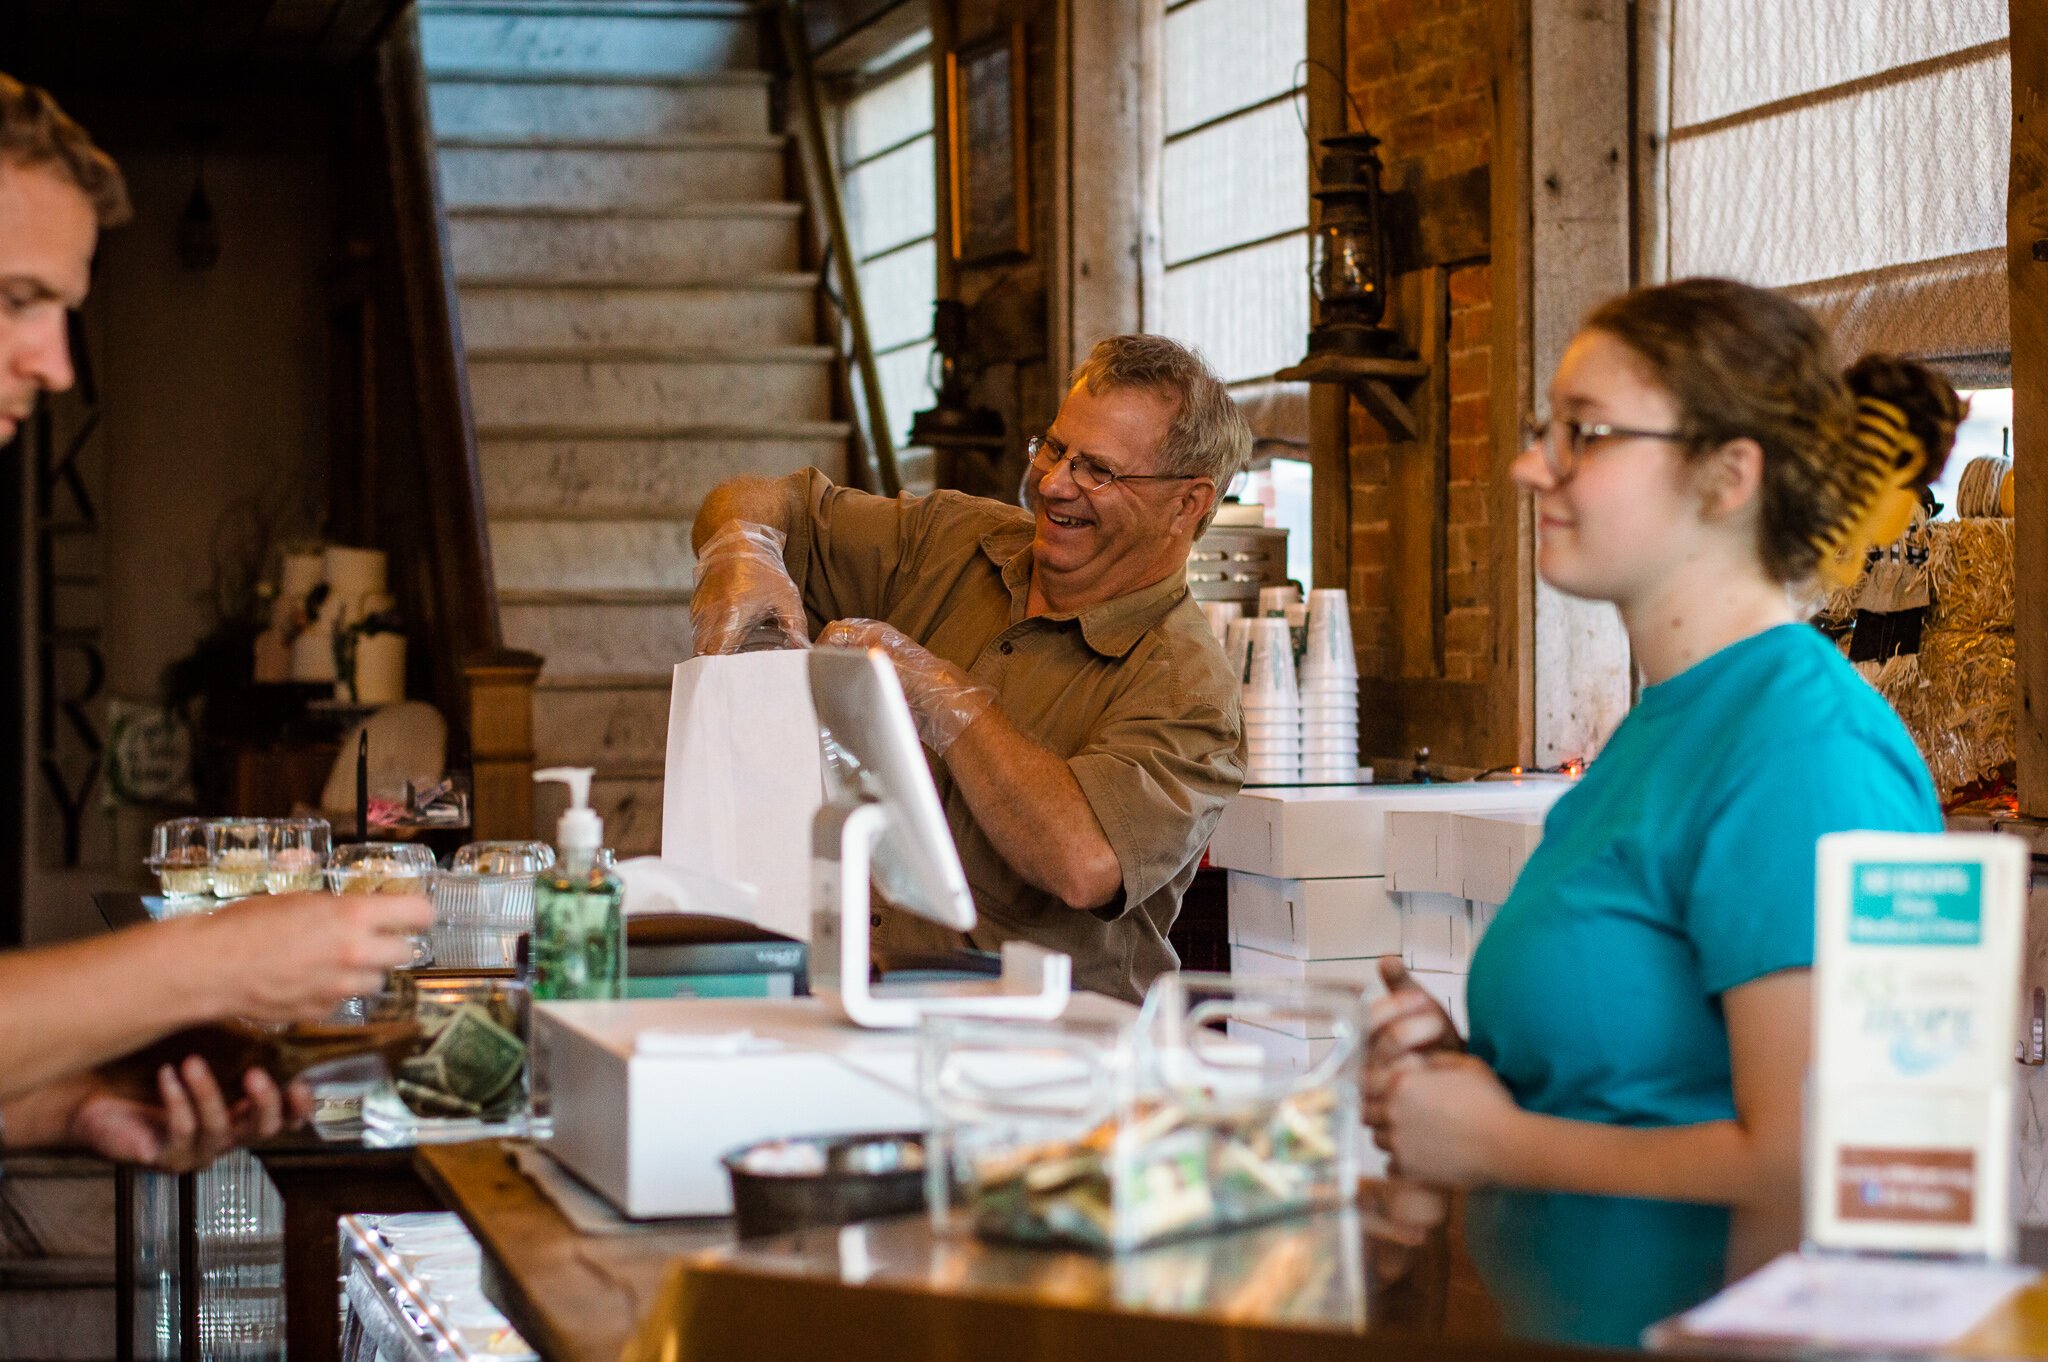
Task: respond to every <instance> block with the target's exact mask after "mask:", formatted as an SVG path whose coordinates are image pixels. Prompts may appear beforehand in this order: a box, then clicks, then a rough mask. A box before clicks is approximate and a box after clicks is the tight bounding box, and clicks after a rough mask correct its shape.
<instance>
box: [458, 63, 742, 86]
mask: <svg viewBox="0 0 2048 1362" xmlns="http://www.w3.org/2000/svg"><path fill="white" fill-rule="evenodd" d="M426 74H427V79H428V80H429V81H431V82H432V83H433V85H524V86H529V87H531V86H543V85H559V86H564V87H574V86H586V85H593V86H594V85H603V86H639V87H644V88H647V89H653V90H670V89H674V90H691V89H699V88H703V89H709V88H712V87H714V86H721V85H723V86H733V87H736V88H745V87H753V88H758V89H762V90H769V89H773V88H774V86H775V77H773V76H771V75H769V74H768V73H767V72H766V71H761V70H756V69H743V68H735V69H733V70H730V71H663V72H659V73H656V74H654V75H631V74H622V73H614V72H609V71H586V72H582V73H580V74H577V75H573V76H565V75H563V74H561V73H560V72H556V71H526V70H519V71H492V70H488V69H486V68H483V67H466V66H437V67H435V68H434V69H433V70H431V71H429V72H427V73H426ZM430 88H431V87H430Z"/></svg>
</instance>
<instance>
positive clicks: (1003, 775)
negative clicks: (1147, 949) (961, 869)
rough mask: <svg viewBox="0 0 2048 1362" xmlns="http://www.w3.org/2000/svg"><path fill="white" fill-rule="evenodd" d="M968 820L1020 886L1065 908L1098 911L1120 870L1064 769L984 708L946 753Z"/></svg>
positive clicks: (1115, 887) (1118, 881)
mask: <svg viewBox="0 0 2048 1362" xmlns="http://www.w3.org/2000/svg"><path fill="white" fill-rule="evenodd" d="M945 760H946V769H947V771H948V772H949V773H950V774H951V775H952V777H953V780H954V783H955V784H957V785H958V786H959V787H960V793H961V794H962V795H964V796H965V797H966V799H967V807H968V808H969V809H970V810H972V811H973V813H974V821H975V822H976V823H978V824H979V825H980V826H981V830H982V831H983V832H985V833H987V834H988V839H989V841H991V842H993V843H994V844H995V848H996V850H997V851H998V852H999V853H1001V855H1002V857H1003V859H1004V860H1005V861H1008V862H1009V863H1010V867H1011V868H1012V869H1013V870H1015V871H1016V872H1017V873H1018V874H1019V875H1021V876H1022V877H1023V878H1024V880H1025V881H1026V882H1027V883H1029V884H1031V885H1033V886H1035V887H1037V888H1039V889H1043V890H1045V891H1046V892H1047V893H1050V894H1054V895H1057V896H1058V897H1059V899H1060V900H1061V901H1062V902H1063V903H1065V904H1066V905H1067V906H1068V907H1069V908H1077V909H1089V908H1101V907H1103V906H1104V905H1106V904H1109V903H1111V902H1113V901H1114V900H1115V898H1116V896H1117V893H1118V891H1119V890H1121V889H1122V888H1123V868H1122V867H1121V866H1120V865H1118V863H1117V859H1116V850H1115V848H1113V847H1112V846H1110V844H1109V838H1108V837H1107V836H1105V835H1104V834H1103V831H1102V823H1101V822H1100V820H1098V819H1097V818H1096V816H1095V810H1094V808H1093V807H1091V806H1090V805H1089V803H1088V797H1087V795H1085V794H1083V793H1082V791H1081V784H1080V782H1079V781H1077V780H1075V779H1074V773H1073V771H1072V770H1070V769H1069V768H1068V766H1067V764H1066V763H1065V762H1064V761H1062V760H1060V759H1059V758H1058V757H1057V756H1054V755H1053V754H1052V753H1051V752H1048V751H1047V750H1046V749H1045V748H1043V747H1040V746H1039V745H1038V744H1037V743H1035V742H1033V741H1032V740H1031V739H1030V738H1028V737H1026V736H1025V735H1024V733H1023V732H1022V731H1021V730H1019V729H1018V728H1017V727H1016V725H1014V724H1012V723H1011V722H1010V721H1009V720H1008V719H1006V718H1004V717H1003V715H1002V713H1001V711H999V710H996V709H993V708H992V709H990V710H989V711H988V712H987V713H986V714H984V715H982V717H981V718H979V719H977V720H975V721H974V724H973V725H972V726H971V727H970V728H968V730H967V731H966V732H965V733H962V734H961V735H960V737H959V738H958V739H957V740H956V741H955V742H954V743H953V745H952V746H951V747H949V748H947V749H946V757H945Z"/></svg>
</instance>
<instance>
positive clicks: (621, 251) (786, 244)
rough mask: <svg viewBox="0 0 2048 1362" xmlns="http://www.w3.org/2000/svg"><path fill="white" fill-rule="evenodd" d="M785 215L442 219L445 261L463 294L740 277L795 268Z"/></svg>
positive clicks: (793, 222)
mask: <svg viewBox="0 0 2048 1362" xmlns="http://www.w3.org/2000/svg"><path fill="white" fill-rule="evenodd" d="M775 207H777V208H781V207H783V205H775ZM787 207H788V208H789V209H790V210H791V211H789V212H779V211H778V212H774V213H767V212H760V211H756V210H754V209H751V208H750V209H748V210H746V211H738V210H735V211H732V212H725V213H690V214H673V215H667V216H661V217H611V218H587V217H546V216H541V215H537V214H520V215H498V214H450V215H449V220H448V240H449V250H450V258H451V259H452V260H453V262H454V266H455V275H456V278H457V279H458V280H459V281H460V282H461V283H462V284H464V285H465V286H466V285H469V284H472V283H504V284H515V283H517V284H525V283H533V284H543V285H561V284H573V283H585V284H621V283H626V282H634V283H639V284H643V285H677V284H699V283H709V282H714V281H719V280H733V279H745V278H750V277H752V276H755V275H761V274H772V273H781V272H787V271H791V270H794V269H795V268H796V263H797V213H796V211H795V207H796V206H795V205H794V204H791V205H787Z"/></svg>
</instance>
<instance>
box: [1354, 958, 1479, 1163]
mask: <svg viewBox="0 0 2048 1362" xmlns="http://www.w3.org/2000/svg"><path fill="white" fill-rule="evenodd" d="M1380 978H1381V979H1383V980H1385V981H1386V985H1387V991H1386V992H1385V993H1384V994H1382V995H1381V996H1379V997H1377V998H1375V999H1373V1001H1372V1003H1371V1005H1370V1006H1368V1007H1367V1008H1366V1011H1365V1086H1364V1097H1365V1109H1364V1116H1365V1123H1366V1124H1367V1125H1369V1126H1373V1127H1375V1128H1377V1127H1378V1126H1379V1124H1380V1122H1381V1120H1382V1119H1383V1118H1384V1117H1385V1114H1386V1112H1385V1101H1386V1093H1387V1089H1388V1087H1389V1086H1390V1084H1391V1082H1392V1078H1393V1074H1394V1072H1395V1070H1396V1069H1397V1068H1399V1067H1400V1064H1401V1061H1402V1060H1404V1059H1406V1058H1409V1057H1410V1056H1415V1055H1424V1054H1431V1053H1434V1052H1437V1051H1458V1050H1462V1049H1464V1048H1465V1046H1464V1042H1463V1041H1461V1040H1459V1039H1458V1029H1457V1027H1456V1025H1454V1024H1453V1023H1452V1021H1451V1014H1450V1013H1448V1012H1446V1011H1444V1008H1443V1004H1442V1003H1439V1002H1438V1001H1437V1000H1436V999H1435V998H1433V997H1431V996H1430V994H1429V991H1428V990H1427V989H1425V988H1423V986H1422V985H1421V984H1418V983H1416V982H1415V979H1414V977H1413V976H1412V975H1410V974H1409V973H1408V971H1407V969H1406V967H1404V966H1403V965H1402V964H1401V962H1400V961H1399V960H1397V959H1395V958H1393V957H1392V956H1389V957H1387V958H1385V959H1383V960H1381V961H1380Z"/></svg>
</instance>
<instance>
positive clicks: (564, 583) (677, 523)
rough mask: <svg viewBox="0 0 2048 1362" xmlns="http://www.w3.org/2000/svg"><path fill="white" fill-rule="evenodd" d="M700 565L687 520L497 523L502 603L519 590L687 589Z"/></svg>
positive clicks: (494, 558) (494, 562) (495, 569)
mask: <svg viewBox="0 0 2048 1362" xmlns="http://www.w3.org/2000/svg"><path fill="white" fill-rule="evenodd" d="M696 568H697V557H696V554H695V553H693V552H692V551H691V548H690V522H689V521H687V520H668V521H661V520H624V519H619V520H511V521H507V520H501V519H498V518H496V517H493V518H492V520H491V573H492V576H493V578H494V579H495V580H496V582H497V585H498V595H499V599H500V600H503V599H504V597H505V596H506V594H507V593H510V592H520V591H572V592H573V591H678V590H679V591H684V592H687V591H688V590H689V587H690V584H691V583H692V581H694V580H695V575H696ZM543 656H545V654H543Z"/></svg>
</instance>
